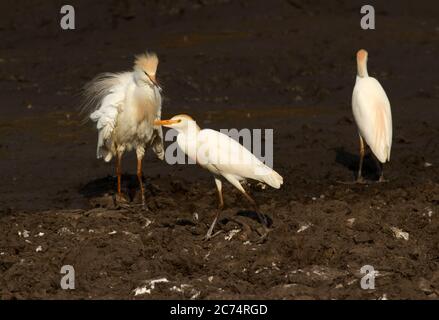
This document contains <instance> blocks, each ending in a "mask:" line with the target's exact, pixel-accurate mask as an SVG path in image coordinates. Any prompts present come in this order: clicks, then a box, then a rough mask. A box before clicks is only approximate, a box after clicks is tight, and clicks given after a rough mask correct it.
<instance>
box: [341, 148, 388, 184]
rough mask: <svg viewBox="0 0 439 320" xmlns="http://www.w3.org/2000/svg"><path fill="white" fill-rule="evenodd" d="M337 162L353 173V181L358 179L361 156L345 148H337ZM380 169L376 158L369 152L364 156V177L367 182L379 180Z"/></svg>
mask: <svg viewBox="0 0 439 320" xmlns="http://www.w3.org/2000/svg"><path fill="white" fill-rule="evenodd" d="M334 150H335V154H336V156H335V162H336V163H338V164H341V165H342V166H344V167H346V168H347V169H349V170H350V171H351V172H352V177H353V179H356V178H357V174H358V168H359V165H360V155H357V154H353V153H350V152H348V151H346V150H345V149H344V148H343V147H338V148H335V149H334ZM379 172H380V168H379V166H378V164H377V161H376V160H375V158H374V156H373V155H372V154H371V153H370V152H368V153H367V154H366V155H365V156H364V160H363V169H362V175H363V177H364V178H365V179H367V180H377V179H378V178H379Z"/></svg>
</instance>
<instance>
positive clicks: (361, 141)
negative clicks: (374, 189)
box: [356, 136, 365, 183]
mask: <svg viewBox="0 0 439 320" xmlns="http://www.w3.org/2000/svg"><path fill="white" fill-rule="evenodd" d="M364 149H365V148H364V140H363V138H362V137H361V136H360V164H359V166H358V175H357V181H356V182H357V183H364V179H363V176H362V174H361V172H362V170H363V159H364V151H365V150H364Z"/></svg>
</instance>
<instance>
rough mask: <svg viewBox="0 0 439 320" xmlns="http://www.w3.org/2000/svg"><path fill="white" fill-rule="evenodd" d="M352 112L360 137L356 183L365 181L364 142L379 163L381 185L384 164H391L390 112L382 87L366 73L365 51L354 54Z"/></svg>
mask: <svg viewBox="0 0 439 320" xmlns="http://www.w3.org/2000/svg"><path fill="white" fill-rule="evenodd" d="M352 112H353V114H354V118H355V122H356V123H357V126H358V131H359V136H360V165H359V169H358V176H357V182H359V183H362V182H364V180H363V177H362V175H361V171H362V167H363V158H364V152H365V143H364V141H366V144H367V145H369V147H370V149H371V150H372V152H373V154H374V155H375V156H376V158H377V159H378V161H379V162H380V167H381V172H380V179H379V181H380V182H383V181H384V176H383V164H384V163H386V162H387V161H390V150H391V148H392V113H391V110H390V102H389V99H388V98H387V95H386V93H385V91H384V89H383V87H382V86H381V84H380V83H379V82H378V81H377V80H376V79H375V78H373V77H369V75H368V73H367V51H366V50H359V51H358V52H357V79H356V82H355V87H354V91H353V94H352Z"/></svg>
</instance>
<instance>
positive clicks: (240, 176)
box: [155, 115, 283, 239]
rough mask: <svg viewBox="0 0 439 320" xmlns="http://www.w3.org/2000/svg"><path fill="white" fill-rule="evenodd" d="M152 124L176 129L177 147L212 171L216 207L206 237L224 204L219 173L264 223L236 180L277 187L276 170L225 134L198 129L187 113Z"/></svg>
mask: <svg viewBox="0 0 439 320" xmlns="http://www.w3.org/2000/svg"><path fill="white" fill-rule="evenodd" d="M155 124H157V125H163V126H165V127H168V128H173V129H175V130H177V132H178V135H177V144H178V146H179V148H180V149H181V150H182V151H183V152H184V153H185V154H187V155H188V157H189V158H190V159H191V160H193V161H194V162H196V163H198V164H199V165H200V166H201V167H203V168H205V169H207V170H209V171H210V172H212V173H213V175H214V178H215V184H216V188H217V190H218V197H219V206H218V208H219V210H218V211H217V213H216V215H215V219H214V220H213V222H212V224H211V226H210V228H209V231H208V232H207V234H206V239H209V238H211V236H212V232H213V229H214V227H215V224H216V222H217V220H218V217H219V214H220V210H221V209H223V207H224V200H223V194H222V182H221V179H220V177H221V176H222V177H224V178H225V179H226V180H227V181H229V182H230V183H231V184H232V185H233V186H235V188H237V189H238V190H239V191H241V192H242V194H243V195H244V196H245V197H246V198H247V199H248V201H249V202H250V203H251V204H252V205H253V206H254V207H255V209H256V210H255V211H256V213H257V214H258V216H259V219H260V220H261V222H262V223H264V227H265V228H266V227H267V226H266V225H265V219H263V218H262V217H261V216H260V215H259V213H258V211H257V204H256V202H255V201H254V200H253V198H252V197H251V196H250V195H249V194H248V193H247V192H246V191H245V190H244V188H243V187H242V185H241V183H240V181H242V180H245V179H246V178H250V179H254V180H258V181H261V182H263V183H266V184H268V185H270V186H271V187H273V188H276V189H279V188H280V186H281V185H282V183H283V178H282V177H281V176H280V175H279V174H278V173H277V172H276V171H274V170H273V169H271V168H269V167H268V166H266V165H265V164H264V163H262V162H261V161H260V160H259V159H258V158H257V157H255V156H254V155H253V154H252V153H251V152H250V151H249V150H247V149H246V148H244V147H243V146H242V145H241V144H239V143H238V142H237V141H235V140H234V139H232V138H230V137H229V136H227V135H225V134H223V133H221V132H218V131H215V130H211V129H203V130H201V129H200V127H199V126H198V125H197V123H196V122H195V121H194V120H193V119H192V118H191V117H189V116H187V115H177V116H174V117H173V118H172V119H170V120H161V121H156V122H155ZM266 231H267V229H266ZM263 236H264V235H263Z"/></svg>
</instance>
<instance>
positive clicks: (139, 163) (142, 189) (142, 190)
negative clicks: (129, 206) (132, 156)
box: [137, 156, 145, 206]
mask: <svg viewBox="0 0 439 320" xmlns="http://www.w3.org/2000/svg"><path fill="white" fill-rule="evenodd" d="M142 159H143V158H142V157H139V156H137V179H138V180H139V185H140V194H141V196H142V205H143V206H145V187H144V185H143V179H142Z"/></svg>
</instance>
